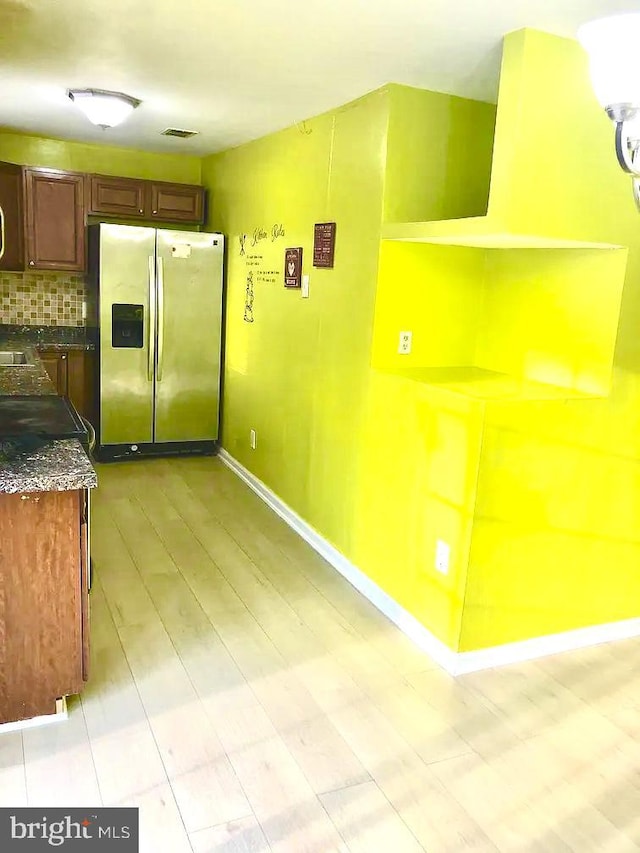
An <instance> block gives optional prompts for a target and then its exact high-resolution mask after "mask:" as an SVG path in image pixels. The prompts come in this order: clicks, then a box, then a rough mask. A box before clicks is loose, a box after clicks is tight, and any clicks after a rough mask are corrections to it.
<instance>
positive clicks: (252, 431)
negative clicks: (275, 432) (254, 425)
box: [249, 429, 258, 450]
mask: <svg viewBox="0 0 640 853" xmlns="http://www.w3.org/2000/svg"><path fill="white" fill-rule="evenodd" d="M257 443H258V439H257V437H256V431H255V429H250V430H249V444H250V445H251V449H252V450H255V449H256V445H257Z"/></svg>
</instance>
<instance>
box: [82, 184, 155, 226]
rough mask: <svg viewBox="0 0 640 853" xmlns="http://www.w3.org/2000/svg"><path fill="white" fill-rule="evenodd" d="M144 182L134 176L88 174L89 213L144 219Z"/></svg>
mask: <svg viewBox="0 0 640 853" xmlns="http://www.w3.org/2000/svg"><path fill="white" fill-rule="evenodd" d="M146 183H147V182H146V181H141V180H136V179H135V178H114V177H109V176H105V175H90V176H89V185H90V190H89V199H90V201H89V213H91V214H94V215H97V216H99V215H103V216H128V217H132V218H134V219H144V218H145V214H146V210H145V203H146V191H145V190H146Z"/></svg>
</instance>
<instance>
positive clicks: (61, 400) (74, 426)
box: [0, 394, 87, 445]
mask: <svg viewBox="0 0 640 853" xmlns="http://www.w3.org/2000/svg"><path fill="white" fill-rule="evenodd" d="M29 435H31V436H38V437H40V438H46V439H56V438H77V439H80V440H81V441H82V442H83V443H84V444H85V445H86V444H87V430H86V428H85V425H84V424H83V422H82V418H81V417H80V415H79V414H78V413H77V411H76V410H75V408H74V406H73V403H72V402H71V401H70V400H69V398H68V397H58V396H56V395H55V394H43V395H35V394H34V395H28V396H21V395H16V396H7V397H0V438H21V437H26V436H29Z"/></svg>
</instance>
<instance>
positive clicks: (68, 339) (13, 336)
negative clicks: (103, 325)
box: [0, 323, 98, 351]
mask: <svg viewBox="0 0 640 853" xmlns="http://www.w3.org/2000/svg"><path fill="white" fill-rule="evenodd" d="M97 336H98V330H97V329H93V328H85V327H84V326H17V325H13V324H9V323H0V340H2V341H11V342H12V343H15V344H16V345H17V346H19V345H20V344H22V345H24V344H25V343H27V344H31V345H32V346H35V347H40V348H43V349H44V348H45V347H46V349H55V350H60V351H65V350H95V348H96V341H97Z"/></svg>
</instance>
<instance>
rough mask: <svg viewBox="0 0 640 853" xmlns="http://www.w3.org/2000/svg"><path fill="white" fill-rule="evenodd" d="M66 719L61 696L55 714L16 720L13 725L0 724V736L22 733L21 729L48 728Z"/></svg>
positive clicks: (65, 706)
mask: <svg viewBox="0 0 640 853" xmlns="http://www.w3.org/2000/svg"><path fill="white" fill-rule="evenodd" d="M68 719H69V714H68V712H67V699H66V697H65V696H63V697H62V699H57V700H56V710H55V713H53V714H43V715H42V716H41V717H29V719H28V720H16V721H15V722H13V723H0V735H3V734H6V733H7V732H18V731H22V730H23V729H35V728H38V727H39V726H50V725H51V723H61V722H62V721H63V720H68Z"/></svg>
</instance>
